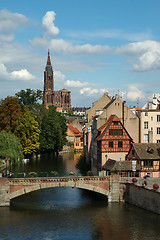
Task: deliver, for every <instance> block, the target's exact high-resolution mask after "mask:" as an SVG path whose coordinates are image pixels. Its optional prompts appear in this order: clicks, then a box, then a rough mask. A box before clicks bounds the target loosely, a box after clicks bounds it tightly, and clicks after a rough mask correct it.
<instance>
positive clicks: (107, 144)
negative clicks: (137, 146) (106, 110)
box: [96, 115, 132, 170]
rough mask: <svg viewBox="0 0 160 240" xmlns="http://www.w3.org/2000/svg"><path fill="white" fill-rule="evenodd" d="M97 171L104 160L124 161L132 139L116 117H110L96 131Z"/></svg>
mask: <svg viewBox="0 0 160 240" xmlns="http://www.w3.org/2000/svg"><path fill="white" fill-rule="evenodd" d="M96 139H97V156H98V166H97V167H98V170H101V169H102V166H103V165H104V164H105V162H106V160H107V159H109V158H111V159H115V160H117V161H118V160H120V158H121V160H122V161H124V160H125V155H126V154H127V153H128V151H129V149H130V147H131V142H132V138H131V137H130V135H129V134H128V132H127V130H126V129H125V127H124V126H123V124H122V123H121V121H120V120H119V118H118V117H117V116H116V115H111V116H110V117H109V119H108V121H107V122H106V123H105V124H104V125H102V126H101V127H100V128H99V129H98V136H97V138H96Z"/></svg>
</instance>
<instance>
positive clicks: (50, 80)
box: [44, 51, 54, 108]
mask: <svg viewBox="0 0 160 240" xmlns="http://www.w3.org/2000/svg"><path fill="white" fill-rule="evenodd" d="M53 98H54V74H53V70H52V65H51V59H50V54H49V51H48V58H47V64H46V67H45V71H44V106H45V107H46V108H48V106H50V105H53V102H54V99H53Z"/></svg>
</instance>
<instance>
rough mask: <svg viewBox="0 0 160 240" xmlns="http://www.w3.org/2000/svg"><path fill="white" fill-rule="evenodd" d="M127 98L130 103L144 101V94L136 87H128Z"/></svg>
mask: <svg viewBox="0 0 160 240" xmlns="http://www.w3.org/2000/svg"><path fill="white" fill-rule="evenodd" d="M126 97H127V99H128V100H129V101H136V100H137V99H143V98H144V93H143V92H142V91H141V90H140V89H139V88H138V87H137V86H136V85H134V84H133V85H132V84H131V85H129V86H128V90H127V93H126Z"/></svg>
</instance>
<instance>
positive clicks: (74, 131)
mask: <svg viewBox="0 0 160 240" xmlns="http://www.w3.org/2000/svg"><path fill="white" fill-rule="evenodd" d="M68 128H69V130H70V131H71V132H72V133H73V134H74V135H81V133H80V131H79V130H78V129H77V128H76V127H73V126H72V125H71V124H69V125H68Z"/></svg>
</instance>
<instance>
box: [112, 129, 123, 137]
mask: <svg viewBox="0 0 160 240" xmlns="http://www.w3.org/2000/svg"><path fill="white" fill-rule="evenodd" d="M109 135H112V136H122V135H123V130H122V129H109Z"/></svg>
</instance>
